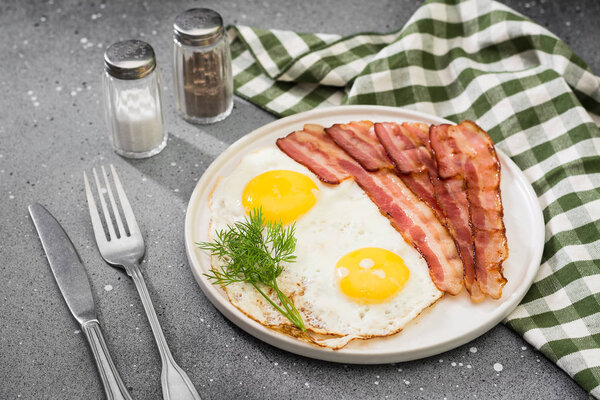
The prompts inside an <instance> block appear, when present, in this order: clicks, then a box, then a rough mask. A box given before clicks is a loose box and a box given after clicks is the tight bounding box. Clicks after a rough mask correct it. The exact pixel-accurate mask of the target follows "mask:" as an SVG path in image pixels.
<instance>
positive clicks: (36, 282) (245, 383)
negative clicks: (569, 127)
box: [0, 0, 600, 399]
mask: <svg viewBox="0 0 600 400" xmlns="http://www.w3.org/2000/svg"><path fill="white" fill-rule="evenodd" d="M505 3H506V4H507V5H509V6H512V7H513V8H515V9H516V10H518V11H520V12H522V13H524V14H525V15H527V16H529V17H531V18H532V19H533V20H535V21H537V22H538V23H540V24H542V25H544V26H547V27H548V28H549V29H550V30H551V31H553V32H554V33H556V34H557V35H558V36H560V37H561V38H563V39H564V40H565V41H566V42H567V43H568V44H569V45H570V46H572V48H573V49H574V50H575V51H576V52H577V53H578V54H580V55H581V56H582V57H583V58H584V59H585V60H586V61H588V63H590V65H591V67H592V69H593V70H594V71H596V72H598V71H599V70H600V55H599V54H600V52H598V46H597V43H598V38H599V37H600V28H599V24H598V23H597V21H596V17H597V16H598V15H600V4H599V3H598V2H597V1H596V0H577V1H570V2H567V1H564V2H563V1H558V0H557V1H550V0H546V1H542V0H532V1H520V0H506V1H505ZM419 5H420V1H416V0H397V1H392V0H389V1H376V2H369V1H364V0H351V1H343V0H334V1H316V0H310V1H296V0H285V1H275V0H269V1H261V0H251V1H242V0H238V1H233V2H217V1H207V2H192V1H154V0H148V1H144V2H134V1H127V2H125V1H123V2H117V1H114V2H108V1H107V2H104V1H103V0H95V1H77V0H49V1H44V2H42V1H36V2H21V1H16V0H3V1H2V2H0V218H1V219H0V398H1V399H15V398H21V399H102V398H104V393H103V391H102V387H101V384H100V380H99V378H98V374H97V372H96V369H95V366H94V364H93V361H92V357H91V353H90V350H89V348H88V346H87V344H86V342H85V339H84V337H83V335H82V334H81V332H80V331H79V329H78V326H77V324H76V323H75V321H74V320H73V318H72V317H71V315H70V314H69V312H68V310H67V308H66V306H65V303H64V301H63V299H62V298H61V296H60V294H59V291H58V288H57V286H56V283H55V282H54V280H53V277H52V275H51V273H50V269H49V267H48V264H47V262H46V258H45V256H44V253H43V251H42V248H41V245H40V242H39V240H38V238H37V235H36V234H35V231H34V227H33V225H32V223H31V220H30V218H29V217H28V214H27V205H29V204H30V203H33V202H36V201H38V202H41V203H43V204H44V205H46V206H47V207H48V208H49V209H50V210H51V211H52V212H53V213H54V214H55V216H56V217H57V218H58V219H59V220H60V221H61V222H62V223H63V225H64V227H65V229H66V230H67V231H68V232H69V234H70V235H71V237H72V239H73V242H74V243H75V245H76V247H77V249H78V251H79V253H80V255H81V258H82V259H83V261H84V262H85V264H86V267H87V270H88V272H89V275H90V279H91V283H92V289H93V292H94V295H95V298H96V302H97V306H98V311H99V319H100V321H101V323H102V325H103V327H104V330H105V332H106V335H107V340H108V344H109V347H110V349H111V351H112V354H113V356H114V358H115V362H116V364H117V366H118V368H119V370H120V371H121V374H122V376H123V379H124V381H125V383H126V385H127V386H128V387H129V389H130V391H131V393H132V395H133V397H134V398H135V399H159V398H161V388H160V360H159V357H158V352H157V349H156V346H155V344H154V341H153V338H152V335H151V331H150V327H149V324H148V322H147V320H146V316H145V315H144V314H143V309H142V306H141V303H140V301H139V298H138V295H137V293H136V291H135V288H134V286H133V284H132V282H131V281H130V280H129V278H127V277H126V276H125V275H124V274H123V273H121V272H120V271H118V270H116V269H113V268H111V267H109V266H107V265H106V264H105V263H104V262H103V261H102V260H101V258H100V256H99V254H98V251H97V249H96V246H95V243H94V241H93V237H92V230H91V227H90V223H89V216H88V212H87V209H86V203H85V198H84V192H83V180H82V171H84V170H90V169H91V168H92V167H93V166H99V165H103V164H104V165H105V164H109V163H112V164H114V165H115V166H116V168H117V169H118V170H119V171H120V175H121V179H122V180H123V181H125V182H126V183H127V186H128V194H129V197H130V200H131V202H132V203H133V207H134V209H135V211H136V215H137V217H138V221H139V224H140V226H141V229H142V231H143V232H144V235H145V238H146V243H147V255H146V261H145V263H144V265H143V270H144V274H145V276H146V280H147V282H148V285H149V290H150V293H151V296H152V298H153V300H154V304H155V306H156V309H157V313H158V317H159V319H160V321H161V323H162V325H163V328H164V331H165V335H166V337H167V340H168V342H169V344H170V346H171V349H172V351H173V353H174V356H175V358H176V360H178V361H179V363H180V364H181V366H182V367H184V369H185V370H187V371H188V372H189V375H190V378H191V380H192V381H193V382H194V383H195V385H196V386H197V388H198V391H199V392H200V393H201V394H202V396H203V398H204V399H236V398H250V399H266V398H280V399H292V398H294V399H315V398H339V399H355V398H356V399H366V398H419V399H443V398H448V399H462V398H489V399H503V398H507V399H508V398H510V399H517V398H518V399H521V398H528V399H583V398H586V397H587V395H586V394H585V392H584V391H583V390H582V389H581V388H579V387H578V386H577V385H576V384H575V383H574V381H572V380H571V379H570V378H569V377H568V376H567V375H566V374H565V373H563V372H562V371H561V370H560V369H559V368H557V367H556V366H555V365H554V364H553V363H552V362H550V361H549V360H547V359H546V358H545V357H544V356H543V355H542V354H540V353H538V352H537V351H536V350H535V349H533V348H532V347H531V346H529V345H528V344H527V343H526V342H524V341H523V340H522V339H521V338H520V337H519V336H517V335H516V334H514V333H513V332H512V331H510V330H509V329H508V328H506V327H504V326H503V325H499V326H497V327H495V328H494V329H492V330H491V331H489V332H488V333H486V334H485V335H483V336H481V337H480V338H478V339H476V340H474V341H473V342H472V343H469V344H467V345H464V346H461V347H459V348H457V349H455V350H452V351H449V352H447V353H444V354H440V355H439V356H435V357H430V358H427V359H424V360H419V361H413V362H407V363H401V364H394V365H373V366H356V365H341V364H334V363H328V362H322V361H316V360H312V359H308V358H304V357H301V356H297V355H294V354H290V353H287V352H285V351H282V350H279V349H277V348H274V347H271V346H269V345H267V344H264V343H262V342H261V341H259V340H257V339H255V338H254V337H252V336H250V335H248V334H246V333H245V332H244V331H242V330H240V329H239V328H237V327H236V326H235V325H234V324H232V323H231V322H229V321H228V320H227V319H225V318H224V317H223V316H222V315H221V314H220V313H219V312H218V311H217V310H216V309H215V308H214V307H213V306H212V304H211V303H210V302H209V301H208V300H207V298H206V297H204V295H203V294H202V292H201V290H200V288H199V286H198V285H197V284H196V282H195V281H194V278H193V276H192V273H191V271H190V268H189V266H188V263H187V259H186V255H185V249H184V237H183V226H184V216H185V210H186V205H187V201H188V198H189V197H190V195H191V193H192V190H193V189H194V186H195V184H196V181H197V180H198V179H199V177H200V176H201V175H202V173H203V171H204V170H205V169H206V168H207V167H208V165H209V164H210V163H211V162H212V161H213V160H214V159H215V158H216V157H217V156H218V155H219V154H220V153H221V152H222V151H223V150H224V149H225V148H227V146H228V145H229V144H231V143H233V142H234V141H235V140H237V139H239V138H240V137H242V136H244V135H245V134H246V133H248V132H250V131H252V130H254V129H255V128H258V127H260V126H261V125H264V124H266V123H268V122H270V121H273V120H274V119H275V118H274V117H273V116H272V115H270V114H267V113H265V112H264V111H262V110H260V109H258V108H257V107H255V106H253V105H252V104H249V103H246V102H244V101H242V100H240V99H236V100H235V108H234V110H233V114H232V115H231V117H230V118H228V119H227V120H225V121H223V122H221V123H218V124H215V125H211V126H204V127H196V126H192V125H189V124H187V123H185V122H183V121H182V120H181V119H180V118H178V116H177V115H176V111H175V107H174V96H173V90H172V88H173V87H172V79H171V72H170V55H171V24H172V21H173V18H174V17H175V15H176V14H177V13H178V12H180V11H183V10H185V9H187V8H190V7H192V6H208V7H210V8H214V9H216V10H218V11H220V12H221V13H222V14H223V16H224V18H225V20H226V22H227V23H240V24H246V25H253V26H260V27H270V28H280V29H292V30H297V31H307V32H328V33H340V34H351V33H355V32H358V31H382V32H385V31H391V30H395V29H397V28H399V27H401V26H402V25H403V24H404V23H405V22H406V21H407V19H408V18H409V17H410V15H411V14H412V13H413V12H414V11H415V10H416V9H417V7H418V6H419ZM126 38H140V39H142V40H146V41H148V42H150V43H151V44H152V46H154V48H155V50H156V52H157V54H158V62H159V66H160V69H161V71H162V73H163V74H162V75H163V82H164V86H165V91H164V94H165V96H164V100H165V105H166V112H167V115H166V116H167V121H168V131H169V134H170V139H169V143H168V146H167V148H166V149H165V150H164V151H163V152H162V153H160V154H159V155H157V156H155V157H153V158H151V159H146V160H142V161H132V160H127V159H123V158H120V157H119V156H117V155H116V154H115V153H113V151H112V150H111V148H110V145H109V143H108V140H107V135H106V131H105V126H104V122H103V114H102V91H101V89H102V88H101V74H102V68H103V65H102V55H103V51H104V49H105V48H106V46H107V45H109V44H110V43H112V42H115V41H118V40H121V39H126ZM495 363H500V364H502V365H503V367H504V368H503V370H502V371H500V372H497V371H496V370H495V369H494V367H493V366H494V364H495Z"/></svg>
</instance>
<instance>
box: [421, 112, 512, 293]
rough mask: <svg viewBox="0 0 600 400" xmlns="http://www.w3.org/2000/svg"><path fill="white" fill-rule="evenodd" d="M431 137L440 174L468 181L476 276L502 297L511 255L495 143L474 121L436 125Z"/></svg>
mask: <svg viewBox="0 0 600 400" xmlns="http://www.w3.org/2000/svg"><path fill="white" fill-rule="evenodd" d="M430 141H431V147H432V150H433V152H434V154H435V157H436V160H437V164H438V172H439V175H440V177H441V178H442V179H444V180H455V181H458V180H462V181H463V182H464V184H465V185H466V189H467V190H466V193H467V199H468V202H469V205H470V207H469V215H470V221H471V228H472V241H473V244H474V249H475V252H474V261H475V274H476V278H477V281H478V282H479V287H480V289H481V291H482V292H483V293H485V294H488V295H489V296H490V297H492V298H494V299H499V298H500V296H501V295H502V287H503V286H504V285H505V284H506V279H505V278H504V276H503V274H502V263H503V262H504V260H506V258H507V257H508V247H507V244H506V234H505V228H504V222H503V221H502V216H503V210H502V199H501V197H500V162H499V161H498V157H497V155H496V151H495V149H494V143H493V142H492V139H491V138H490V137H489V136H488V134H487V133H486V132H485V131H484V130H483V129H481V128H480V127H478V126H477V125H476V124H475V123H474V122H471V121H464V122H462V123H461V124H459V125H456V126H452V125H440V126H432V127H431V129H430Z"/></svg>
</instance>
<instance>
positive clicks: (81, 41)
mask: <svg viewBox="0 0 600 400" xmlns="http://www.w3.org/2000/svg"><path fill="white" fill-rule="evenodd" d="M87 42H88V40H87V38H84V37H82V38H81V39H79V43H81V44H86V43H87Z"/></svg>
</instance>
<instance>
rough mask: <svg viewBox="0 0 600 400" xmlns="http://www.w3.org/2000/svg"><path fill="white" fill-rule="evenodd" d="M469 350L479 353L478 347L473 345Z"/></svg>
mask: <svg viewBox="0 0 600 400" xmlns="http://www.w3.org/2000/svg"><path fill="white" fill-rule="evenodd" d="M469 351H470V352H471V353H477V347H471V348H470V349H469Z"/></svg>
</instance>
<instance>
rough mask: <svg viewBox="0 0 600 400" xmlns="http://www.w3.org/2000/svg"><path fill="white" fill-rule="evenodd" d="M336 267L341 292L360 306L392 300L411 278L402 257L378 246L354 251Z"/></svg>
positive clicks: (344, 257) (341, 259) (340, 260)
mask: <svg viewBox="0 0 600 400" xmlns="http://www.w3.org/2000/svg"><path fill="white" fill-rule="evenodd" d="M335 267H336V268H335V272H336V275H337V277H338V283H339V285H340V289H341V290H342V292H343V293H344V294H345V295H346V296H348V297H350V298H351V299H353V300H354V301H356V302H357V303H368V304H375V303H383V302H385V301H387V300H389V299H390V298H391V297H393V296H394V295H395V294H396V293H398V292H399V291H400V290H402V288H403V287H404V284H405V283H406V281H407V280H408V277H409V275H410V272H409V269H408V268H407V267H406V265H405V264H404V260H402V258H401V257H400V256H398V255H397V254H394V253H392V252H391V251H389V250H385V249H380V248H377V247H365V248H362V249H358V250H354V251H351V252H350V253H348V254H346V255H345V256H343V257H342V258H340V259H339V261H338V262H337V264H336V266H335Z"/></svg>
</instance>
